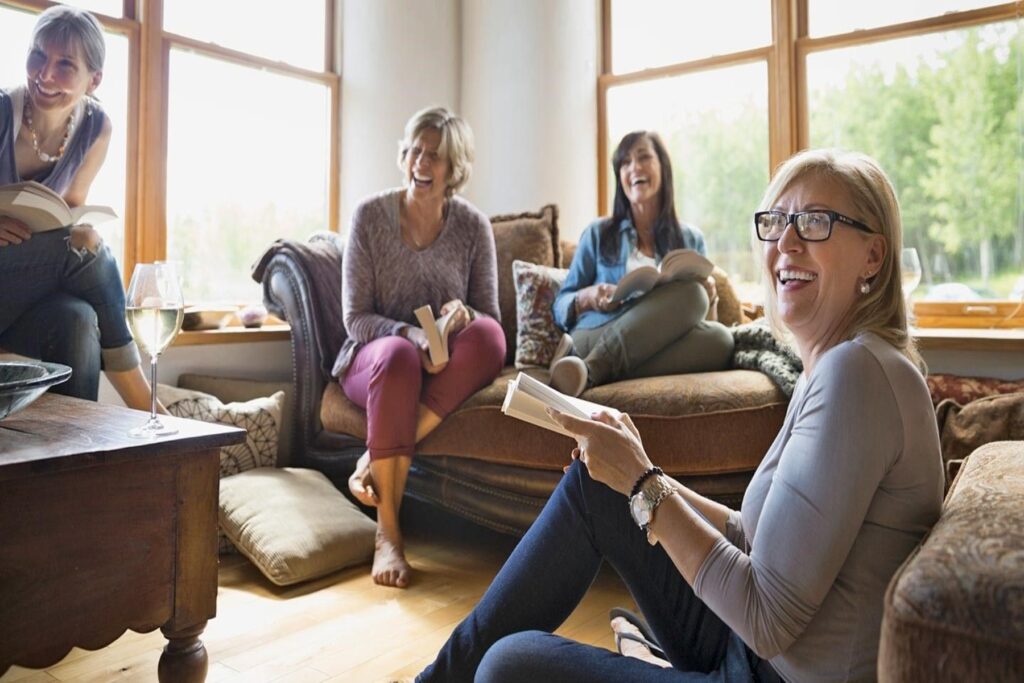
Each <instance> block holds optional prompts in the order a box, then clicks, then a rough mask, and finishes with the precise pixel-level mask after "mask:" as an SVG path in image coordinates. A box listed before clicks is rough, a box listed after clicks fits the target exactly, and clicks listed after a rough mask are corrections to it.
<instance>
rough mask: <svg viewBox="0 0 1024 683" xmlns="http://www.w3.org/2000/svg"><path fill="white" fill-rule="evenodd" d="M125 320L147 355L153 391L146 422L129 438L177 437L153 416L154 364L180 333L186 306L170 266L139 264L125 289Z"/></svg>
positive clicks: (169, 427)
mask: <svg viewBox="0 0 1024 683" xmlns="http://www.w3.org/2000/svg"><path fill="white" fill-rule="evenodd" d="M125 316H126V317H127V318H128V326H129V327H130V328H131V331H132V336H133V337H135V343H136V344H138V345H139V348H140V349H142V350H143V351H144V352H146V353H147V354H149V359H150V360H149V364H150V365H149V367H150V379H149V385H150V387H152V391H151V396H152V399H151V402H150V408H149V420H148V421H147V422H146V423H145V424H144V425H142V426H140V427H137V428H135V429H133V430H131V432H129V436H133V437H136V438H140V439H151V438H154V437H157V436H167V435H170V434H177V433H178V429H177V427H171V426H169V425H165V424H164V423H163V421H161V420H160V418H159V417H157V414H156V363H157V358H159V357H160V354H161V353H163V351H164V349H166V348H167V347H168V346H170V344H171V342H172V341H174V338H175V337H176V336H178V330H180V329H181V321H182V319H183V318H184V317H185V303H184V300H183V299H182V296H181V284H180V283H179V282H178V271H177V269H176V268H175V267H174V264H173V263H168V262H166V261H157V262H156V263H138V264H136V265H135V272H133V273H132V280H131V283H130V284H129V285H128V293H127V305H126V308H125Z"/></svg>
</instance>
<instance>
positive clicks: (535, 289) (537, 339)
mask: <svg viewBox="0 0 1024 683" xmlns="http://www.w3.org/2000/svg"><path fill="white" fill-rule="evenodd" d="M567 272H568V271H566V270H564V269H562V268H550V267H548V266H538V265H537V264H535V263H528V262H526V261H513V262H512V277H513V279H514V281H515V286H516V323H517V325H516V328H517V329H516V358H515V363H516V367H517V368H520V369H522V368H527V367H532V366H538V365H539V366H542V367H547V366H548V364H549V363H551V357H552V355H554V352H555V347H557V346H558V341H559V339H561V338H562V330H561V329H559V327H558V326H557V325H555V319H554V316H553V314H552V310H551V305H552V304H553V303H554V301H555V295H556V294H558V290H559V289H561V288H562V282H564V281H565V275H566V273H567Z"/></svg>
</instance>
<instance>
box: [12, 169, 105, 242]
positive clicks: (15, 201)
mask: <svg viewBox="0 0 1024 683" xmlns="http://www.w3.org/2000/svg"><path fill="white" fill-rule="evenodd" d="M0 216H10V217H11V218H15V219H17V220H19V221H21V222H22V223H24V224H25V225H26V227H28V229H29V230H31V231H32V232H46V231H48V230H56V229H57V228H64V227H67V226H69V225H79V224H81V223H88V224H90V225H95V224H97V223H103V222H104V221H109V220H113V219H114V218H117V214H116V213H114V210H113V209H111V208H110V207H108V206H76V207H74V208H72V207H70V206H68V203H67V202H66V201H64V198H63V197H61V196H60V195H59V194H57V193H56V192H54V191H53V190H51V189H50V188H48V187H47V186H46V185H43V184H42V183H37V182H35V181H34V180H29V181H26V182H22V183H15V184H13V185H4V186H3V187H0Z"/></svg>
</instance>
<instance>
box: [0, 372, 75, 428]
mask: <svg viewBox="0 0 1024 683" xmlns="http://www.w3.org/2000/svg"><path fill="white" fill-rule="evenodd" d="M69 377H71V368H69V367H68V366H66V365H61V364H60V363H44V362H43V361H36V360H29V361H0V420H2V419H3V418H5V417H7V416H8V415H12V414H14V413H16V412H18V411H19V410H21V409H22V408H24V407H25V406H27V405H28V404H30V403H32V401H34V400H36V399H37V398H39V397H40V396H42V395H43V393H44V392H45V391H46V390H47V389H49V388H50V387H52V386H53V385H55V384H60V383H61V382H65V381H67V379H68V378H69Z"/></svg>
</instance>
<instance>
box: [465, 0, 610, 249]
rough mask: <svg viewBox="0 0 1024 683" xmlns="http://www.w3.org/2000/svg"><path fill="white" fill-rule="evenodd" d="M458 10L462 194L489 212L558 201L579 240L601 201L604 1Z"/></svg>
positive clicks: (491, 4)
mask: <svg viewBox="0 0 1024 683" xmlns="http://www.w3.org/2000/svg"><path fill="white" fill-rule="evenodd" d="M462 17H463V32H462V45H463V48H462V54H463V62H462V114H463V115H464V116H465V117H466V119H467V120H468V121H469V122H470V124H471V125H472V126H473V130H474V132H475V133H476V149H477V163H476V170H475V171H474V174H473V179H472V181H471V183H470V185H469V187H468V189H467V190H466V193H465V195H466V198H467V199H469V200H470V201H471V202H473V203H474V204H476V205H477V206H478V207H480V209H481V210H483V211H484V212H485V213H487V214H491V215H493V214H496V213H515V212H519V211H524V210H536V209H538V208H540V206H541V205H543V204H546V203H555V204H558V206H559V213H560V221H559V223H560V227H561V234H562V236H563V237H568V238H570V239H575V238H576V237H577V236H578V235H579V233H580V232H582V230H583V228H585V227H586V225H587V223H589V222H590V221H591V220H592V219H593V218H594V216H595V211H596V207H597V167H596V163H595V161H596V149H595V148H596V141H597V85H596V84H597V75H598V54H599V48H600V43H599V32H598V24H599V19H598V17H599V3H598V2H597V1H596V0H557V1H554V2H552V1H550V0H464V2H463V7H462Z"/></svg>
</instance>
